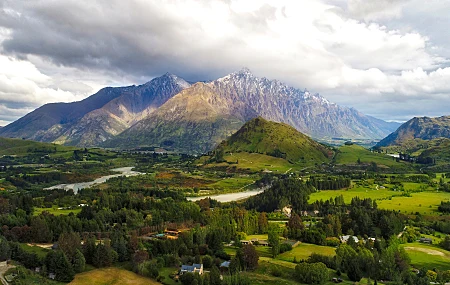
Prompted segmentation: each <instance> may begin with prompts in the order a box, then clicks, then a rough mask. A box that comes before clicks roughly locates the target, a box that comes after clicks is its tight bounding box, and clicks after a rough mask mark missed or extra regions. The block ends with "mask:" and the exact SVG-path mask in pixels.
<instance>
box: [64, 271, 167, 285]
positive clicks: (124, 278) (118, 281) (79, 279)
mask: <svg viewBox="0 0 450 285" xmlns="http://www.w3.org/2000/svg"><path fill="white" fill-rule="evenodd" d="M69 284H70V285H85V284H89V285H144V284H146V285H148V284H150V285H151V284H161V283H159V282H156V281H155V280H152V279H149V278H145V277H142V276H139V275H137V274H136V273H133V272H131V271H128V270H124V269H120V268H114V267H111V268H104V269H95V270H92V271H88V272H84V273H80V274H77V275H76V276H75V279H74V280H73V281H72V282H70V283H69Z"/></svg>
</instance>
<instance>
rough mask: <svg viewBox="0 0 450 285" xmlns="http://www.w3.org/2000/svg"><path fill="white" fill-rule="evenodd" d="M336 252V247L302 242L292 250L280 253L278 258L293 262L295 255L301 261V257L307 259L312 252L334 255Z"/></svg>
mask: <svg viewBox="0 0 450 285" xmlns="http://www.w3.org/2000/svg"><path fill="white" fill-rule="evenodd" d="M335 252H336V248H334V247H330V246H320V245H315V244H309V243H301V244H299V245H298V246H297V247H295V248H293V249H292V250H291V251H288V252H285V253H282V254H280V255H279V256H278V257H277V258H278V259H281V260H284V261H289V262H292V261H293V260H294V257H295V258H296V259H297V260H298V261H300V260H301V259H307V258H308V257H309V256H310V255H311V254H312V253H319V254H323V255H329V256H334V255H335V254H336V253H335Z"/></svg>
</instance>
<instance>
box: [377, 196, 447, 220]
mask: <svg viewBox="0 0 450 285" xmlns="http://www.w3.org/2000/svg"><path fill="white" fill-rule="evenodd" d="M449 199H450V193H448V192H429V191H426V192H419V193H412V194H411V197H393V198H392V199H391V200H382V201H377V203H378V207H379V208H380V209H388V210H397V211H400V212H401V213H405V214H410V213H415V212H419V213H421V214H422V215H438V214H439V212H438V211H437V208H438V206H439V205H440V204H441V201H449Z"/></svg>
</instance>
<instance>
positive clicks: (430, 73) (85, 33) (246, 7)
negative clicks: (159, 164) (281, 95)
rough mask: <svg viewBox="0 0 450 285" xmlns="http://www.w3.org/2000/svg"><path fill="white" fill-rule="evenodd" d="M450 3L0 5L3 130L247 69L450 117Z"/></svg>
mask: <svg viewBox="0 0 450 285" xmlns="http://www.w3.org/2000/svg"><path fill="white" fill-rule="evenodd" d="M448 11H450V1H449V0H420V1H419V0H377V1H367V0H347V1H346V0H304V1H298V0H291V1H287V0H286V1H283V0H274V1H256V0H255V1H245V0H241V1H232V0H211V1H205V0H199V1H193V0H186V1H177V0H166V1H164V0H161V1H153V0H127V1H123V0H86V1H80V0H64V1H57V0H33V1H22V0H0V125H5V124H7V123H9V122H11V121H13V120H16V119H17V118H19V117H21V116H23V115H25V114H26V113H28V112H30V111H32V110H33V109H35V108H37V107H39V106H40V105H42V104H44V103H48V102H69V101H75V100H81V99H83V98H85V97H87V96H89V95H91V94H93V93H95V92H96V91H98V89H100V88H101V87H104V86H122V85H130V84H141V83H144V82H146V81H148V80H150V79H151V78H153V77H155V76H159V75H161V74H164V73H165V72H171V73H174V74H177V75H179V76H181V77H183V78H185V79H187V80H191V81H196V80H210V79H216V78H218V77H222V76H224V75H226V74H228V73H230V72H233V71H236V70H239V69H241V67H244V66H245V67H248V68H250V69H251V70H252V72H253V73H254V74H255V75H257V76H265V77H267V78H270V79H278V80H280V81H283V82H285V83H287V84H289V85H291V86H294V87H297V88H300V89H305V88H306V89H308V90H310V91H312V92H318V93H320V94H321V95H323V96H325V97H326V98H327V99H329V100H330V101H333V102H336V103H338V104H341V105H345V106H349V107H354V108H356V109H358V110H360V111H361V112H363V113H366V114H369V115H372V116H375V117H378V118H381V119H385V120H396V121H405V120H408V119H410V118H411V117H413V116H424V115H426V116H440V115H450V61H449V59H450V32H449V27H450V16H449V14H448Z"/></svg>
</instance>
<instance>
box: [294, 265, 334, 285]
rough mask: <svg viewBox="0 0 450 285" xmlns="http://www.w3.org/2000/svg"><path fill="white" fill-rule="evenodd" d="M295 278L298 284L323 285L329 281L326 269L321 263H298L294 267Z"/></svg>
mask: <svg viewBox="0 0 450 285" xmlns="http://www.w3.org/2000/svg"><path fill="white" fill-rule="evenodd" d="M295 277H296V279H297V281H299V282H300V283H307V284H324V283H325V282H326V281H327V280H328V279H329V274H328V268H327V266H326V265H325V264H323V263H322V262H317V263H300V264H298V265H297V266H296V267H295Z"/></svg>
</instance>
